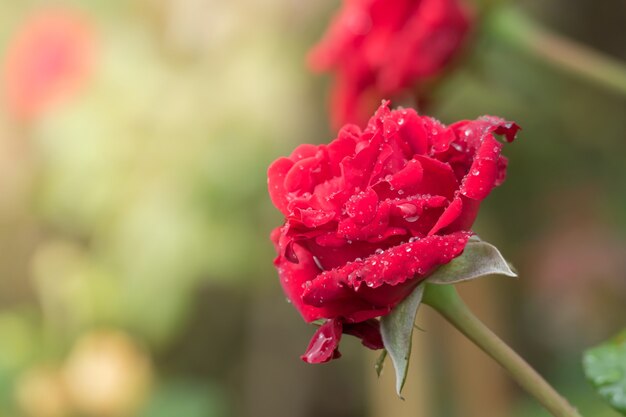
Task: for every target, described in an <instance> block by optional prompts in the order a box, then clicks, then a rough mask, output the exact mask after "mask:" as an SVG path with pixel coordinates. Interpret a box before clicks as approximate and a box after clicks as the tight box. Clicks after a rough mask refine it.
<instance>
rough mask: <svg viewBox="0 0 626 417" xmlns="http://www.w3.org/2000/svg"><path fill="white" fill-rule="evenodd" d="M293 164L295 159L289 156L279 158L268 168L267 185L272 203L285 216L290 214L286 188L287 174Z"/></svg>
mask: <svg viewBox="0 0 626 417" xmlns="http://www.w3.org/2000/svg"><path fill="white" fill-rule="evenodd" d="M292 166H293V161H291V160H290V159H288V158H279V159H277V160H276V161H274V162H273V163H272V165H270V167H269V168H268V170H267V187H268V190H269V194H270V198H271V199H272V203H274V206H276V208H277V209H278V210H280V211H281V213H283V214H284V215H285V216H289V210H288V209H287V205H288V204H289V200H288V199H287V190H286V189H285V176H286V175H287V173H288V172H289V170H290V169H291V167H292Z"/></svg>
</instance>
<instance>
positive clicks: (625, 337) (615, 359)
mask: <svg viewBox="0 0 626 417" xmlns="http://www.w3.org/2000/svg"><path fill="white" fill-rule="evenodd" d="M583 368H584V370H585V375H586V376H587V379H588V380H589V382H591V385H593V387H594V388H595V389H596V391H597V392H598V394H600V395H601V396H602V397H604V399H606V400H607V401H608V402H609V404H611V406H612V407H613V408H615V409H616V410H617V411H619V412H620V413H622V414H623V415H625V416H626V329H624V330H623V331H622V332H621V333H620V334H619V335H617V336H616V337H614V338H613V339H611V340H609V341H607V342H605V343H603V344H601V345H599V346H596V347H594V348H592V349H589V350H587V351H586V352H585V353H584V355H583Z"/></svg>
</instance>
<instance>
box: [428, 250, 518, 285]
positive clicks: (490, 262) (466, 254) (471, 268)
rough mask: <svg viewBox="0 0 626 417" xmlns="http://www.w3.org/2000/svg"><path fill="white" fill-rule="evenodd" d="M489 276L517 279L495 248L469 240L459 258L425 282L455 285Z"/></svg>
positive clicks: (441, 268)
mask: <svg viewBox="0 0 626 417" xmlns="http://www.w3.org/2000/svg"><path fill="white" fill-rule="evenodd" d="M491 274H500V275H506V276H508V277H517V274H516V273H515V272H514V271H513V270H512V269H511V267H510V266H509V264H508V263H507V261H506V260H505V259H504V257H503V256H502V254H501V253H500V251H498V249H497V248H496V247H495V246H493V245H491V244H490V243H487V242H483V241H480V240H478V241H476V240H474V241H472V240H470V241H469V242H468V243H467V245H466V246H465V250H464V251H463V253H462V254H461V255H460V256H458V257H456V258H454V259H453V260H452V261H450V262H449V263H447V264H446V265H443V266H440V267H439V268H437V270H435V272H433V273H432V274H431V275H430V276H429V277H428V278H427V279H426V282H428V283H429V284H455V283H457V282H462V281H469V280H471V279H475V278H480V277H483V276H485V275H491Z"/></svg>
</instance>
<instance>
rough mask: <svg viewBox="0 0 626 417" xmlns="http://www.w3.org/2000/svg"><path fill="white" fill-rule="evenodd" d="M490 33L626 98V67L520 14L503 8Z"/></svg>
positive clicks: (496, 13)
mask: <svg viewBox="0 0 626 417" xmlns="http://www.w3.org/2000/svg"><path fill="white" fill-rule="evenodd" d="M486 24H487V26H488V27H487V32H488V33H490V34H491V35H494V36H495V37H496V38H497V39H499V40H502V41H504V42H507V43H508V44H510V45H511V46H514V47H516V48H518V49H520V50H522V51H524V52H526V53H528V54H530V55H534V56H535V57H537V58H539V59H541V60H543V61H544V62H547V63H548V64H550V65H552V66H554V67H557V68H559V69H561V70H564V71H566V72H568V73H570V74H573V75H575V76H577V77H579V78H582V79H584V80H586V81H589V82H592V83H594V84H596V85H597V86H599V87H602V88H605V89H607V90H610V91H614V92H617V93H620V94H623V95H626V63H624V62H621V61H620V60H618V59H615V58H612V57H610V56H607V55H605V54H602V53H600V52H597V51H595V50H593V49H592V48H589V47H587V46H585V45H581V44H579V43H577V42H575V41H573V40H570V39H567V38H566V37H564V36H560V35H558V34H556V33H553V32H551V31H549V30H548V29H545V28H543V27H541V26H540V25H539V24H537V23H535V22H534V21H532V20H531V19H530V18H529V17H527V16H525V15H524V14H523V13H521V12H520V11H519V10H516V9H514V8H510V7H507V8H501V9H499V10H497V11H495V10H494V13H493V14H492V15H491V16H490V19H488V20H487V22H486Z"/></svg>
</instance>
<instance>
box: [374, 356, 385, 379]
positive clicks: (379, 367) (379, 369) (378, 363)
mask: <svg viewBox="0 0 626 417" xmlns="http://www.w3.org/2000/svg"><path fill="white" fill-rule="evenodd" d="M386 358H387V349H383V351H382V352H381V353H380V356H379V357H378V359H376V364H375V365H374V369H375V370H376V375H377V376H378V377H379V378H380V373H381V372H382V371H383V365H384V364H385V359H386Z"/></svg>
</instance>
